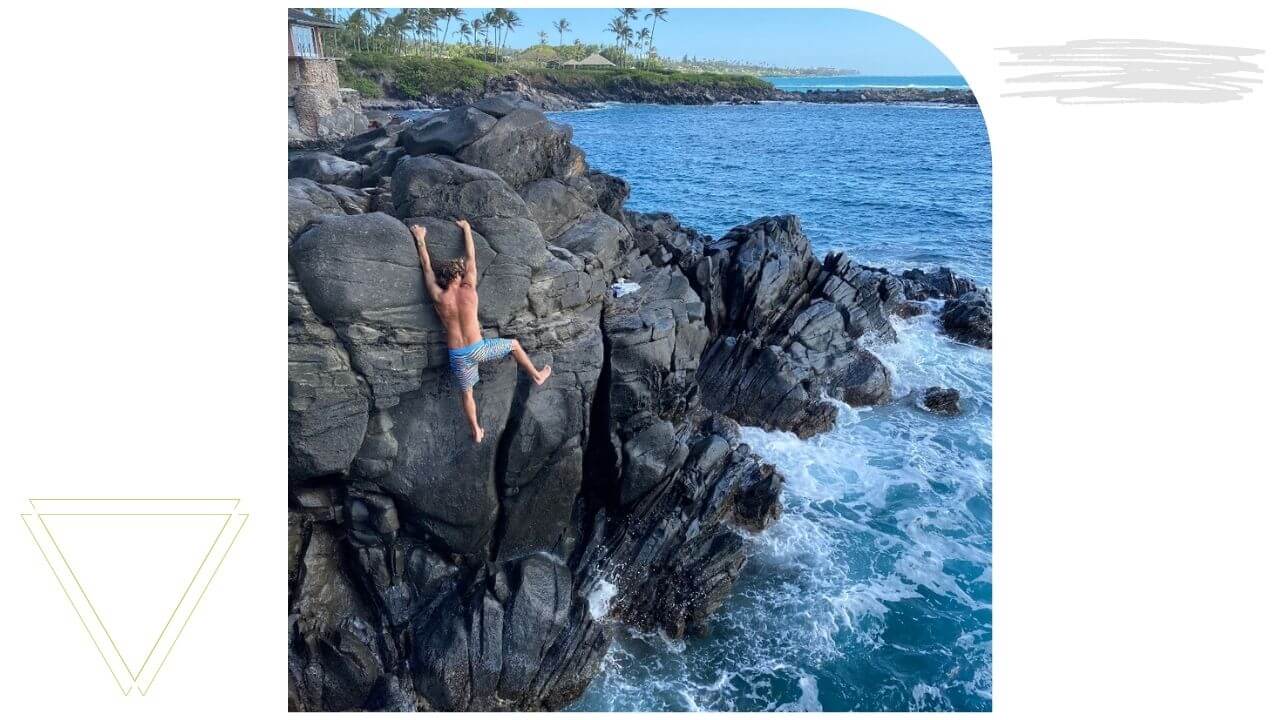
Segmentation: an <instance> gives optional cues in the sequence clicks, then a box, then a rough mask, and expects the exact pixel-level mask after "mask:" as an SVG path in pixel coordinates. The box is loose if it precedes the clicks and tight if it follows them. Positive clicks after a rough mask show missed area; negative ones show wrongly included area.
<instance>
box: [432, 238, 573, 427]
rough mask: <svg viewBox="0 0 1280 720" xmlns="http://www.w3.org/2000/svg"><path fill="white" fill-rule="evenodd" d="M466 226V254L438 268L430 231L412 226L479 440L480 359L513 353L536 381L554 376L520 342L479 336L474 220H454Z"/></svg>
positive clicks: (451, 363)
mask: <svg viewBox="0 0 1280 720" xmlns="http://www.w3.org/2000/svg"><path fill="white" fill-rule="evenodd" d="M454 222H456V223H457V225H458V227H460V228H462V237H463V240H464V241H465V242H466V247H467V256H466V257H465V258H454V259H452V260H445V261H443V262H442V263H440V267H437V268H435V269H434V270H433V269H432V267H431V256H430V255H428V254H427V230H426V228H424V227H422V226H421V225H412V226H410V227H409V231H410V232H412V233H413V239H414V242H416V243H417V245H418V259H419V260H421V261H422V275H423V278H424V279H425V280H426V282H427V295H429V296H430V297H431V302H432V304H434V305H435V307H436V314H438V315H439V316H440V322H441V323H443V324H444V331H445V339H446V342H447V343H448V344H449V370H450V372H451V373H452V375H453V381H454V384H456V385H457V386H458V389H459V390H461V391H462V411H463V412H464V413H466V416H467V421H468V422H470V423H471V436H472V437H474V438H475V440H476V442H480V441H481V440H484V428H482V427H480V422H479V420H477V419H476V400H475V398H474V397H473V396H472V393H471V388H472V386H474V385H475V384H476V383H478V382H480V363H485V362H491V361H494V360H501V359H503V358H505V357H506V356H507V355H515V356H516V362H517V363H519V364H520V367H522V368H524V371H525V372H527V373H529V377H531V378H533V382H535V383H536V384H538V385H541V384H542V383H543V382H545V381H546V379H547V377H548V376H549V375H551V366H550V365H546V366H544V367H543V368H542V369H541V370H537V369H535V368H534V367H533V363H532V362H530V361H529V356H528V355H526V354H525V352H524V348H522V347H520V341H519V340H507V339H503V338H497V339H486V338H484V337H482V336H481V335H480V317H479V315H478V311H479V306H480V297H479V296H478V295H477V294H476V244H475V241H474V240H472V238H471V224H470V223H468V222H467V221H466V220H455V221H454Z"/></svg>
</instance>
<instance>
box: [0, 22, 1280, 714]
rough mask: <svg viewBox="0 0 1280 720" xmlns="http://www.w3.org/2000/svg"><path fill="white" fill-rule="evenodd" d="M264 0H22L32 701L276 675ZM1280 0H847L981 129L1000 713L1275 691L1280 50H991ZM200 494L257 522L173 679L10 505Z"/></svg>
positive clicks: (277, 252)
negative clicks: (1060, 71)
mask: <svg viewBox="0 0 1280 720" xmlns="http://www.w3.org/2000/svg"><path fill="white" fill-rule="evenodd" d="M539 4H546V5H549V6H565V5H568V4H571V3H539ZM815 4H818V3H815ZM821 4H825V3H821ZM269 5H270V4H269V3H256V4H253V5H249V4H234V3H226V4H223V5H209V4H207V3H206V4H200V5H187V4H177V3H171V4H166V5H164V6H154V7H145V8H134V7H129V6H125V5H119V4H111V3H98V4H92V5H86V6H83V7H73V6H54V5H29V4H28V5H23V6H15V7H10V8H7V9H6V10H5V22H4V27H5V32H4V39H3V41H0V55H2V56H3V58H2V62H3V65H0V68H2V69H3V77H4V78H5V84H4V89H3V93H4V98H5V110H4V112H3V114H0V125H2V127H0V143H2V147H3V148H4V171H3V172H2V173H0V183H3V192H2V193H0V198H3V203H4V212H3V214H2V219H0V222H3V228H4V229H3V240H2V242H3V245H2V247H3V253H4V260H3V264H2V265H0V267H2V268H3V270H2V272H3V282H0V293H2V294H3V295H2V299H3V308H4V320H5V322H4V332H3V338H4V342H3V344H4V353H3V355H0V357H2V358H3V359H2V360H0V365H3V375H2V376H0V377H3V382H4V387H3V395H0V397H2V398H3V399H2V400H0V404H2V407H3V414H2V415H0V418H2V419H0V422H3V428H0V429H2V432H0V438H3V443H4V444H3V451H4V457H5V459H6V462H5V466H4V470H5V472H6V477H5V478H4V483H3V487H4V496H3V501H2V502H0V510H3V511H4V512H7V513H9V515H8V518H9V519H8V520H4V519H3V517H4V516H3V514H0V542H2V543H3V556H2V557H3V559H4V563H5V565H6V566H7V567H5V568H4V571H3V573H4V575H3V576H4V586H5V590H4V592H3V593H0V603H3V609H2V612H0V617H2V618H4V620H5V625H6V628H5V642H4V644H3V645H4V646H3V649H2V651H0V653H2V655H0V657H3V663H4V665H3V672H2V673H0V678H3V683H4V688H5V689H4V693H3V699H0V708H3V709H2V710H0V712H3V713H4V714H6V715H7V716H9V717H23V718H26V717H39V716H51V715H52V716H62V717H69V716H74V715H80V714H89V713H92V714H94V716H95V717H106V718H114V717H125V716H131V715H135V714H136V715H138V716H146V717H174V716H175V714H176V713H178V712H181V713H182V716H184V717H190V718H205V717H210V718H214V717H216V718H226V717H229V716H231V714H232V713H245V712H251V713H252V714H253V715H254V716H261V715H265V714H273V713H283V712H284V711H285V709H286V634H285V607H286V575H285V561H286V553H285V547H286V545H285V542H286V524H285V509H286V505H285V490H286V478H285V476H286V467H285V460H286V458H285V440H286V425H285V401H286V382H285V381H286V371H287V368H286V342H285V328H284V326H285V302H284V301H285V290H284V279H285V267H286V246H285V240H284V237H283V236H284V230H285V228H284V225H285V192H284V159H285V152H284V144H285V108H284V93H285V68H284V62H283V58H282V55H283V54H284V49H285V48H284V43H285V37H284V30H282V29H281V27H280V26H281V25H283V23H282V22H281V20H283V14H284V6H280V7H268V6H269ZM698 5H699V6H708V5H719V3H707V2H701V3H698ZM837 5H839V4H837ZM1271 5H1272V4H1270V3H1260V2H1226V1H1222V0H1219V1H1218V2H1213V3H1205V4H1201V5H1189V4H1188V5H1186V6H1183V5H1179V4H1177V3H1169V2H1160V3H1124V4H1121V3H1115V2H1108V3H1101V2H1081V1H1080V0H1073V1H1072V2H1054V3H1031V2H1026V1H1025V0H1021V1H1019V2H987V1H984V2H977V1H972V2H905V1H899V2H870V1H868V2H862V3H860V4H858V5H857V7H858V8H859V9H864V10H871V11H877V12H880V13H881V14H883V15H886V16H888V17H890V18H892V19H894V20H897V21H898V22H901V23H903V24H905V25H907V26H909V27H911V28H913V29H914V30H916V31H918V32H920V33H921V34H922V35H924V36H925V37H926V38H928V39H929V40H931V41H932V42H934V43H935V44H936V45H937V46H938V47H939V48H941V49H942V51H943V52H944V53H946V54H947V55H948V56H949V57H950V58H951V59H952V61H953V62H954V63H955V64H956V66H957V67H958V68H959V70H960V72H961V73H962V74H963V75H964V76H965V77H966V78H967V79H968V80H969V82H970V83H971V84H972V86H973V87H974V89H975V90H976V92H977V94H978V97H979V99H980V101H981V104H982V108H983V111H984V113H985V116H986V119H987V123H988V127H989V130H990V134H991V147H992V154H993V159H994V169H995V170H994V171H995V179H994V210H995V227H994V243H995V268H994V289H995V297H996V313H997V316H998V317H997V321H996V323H997V335H998V336H999V339H998V340H997V349H996V351H995V352H996V359H995V384H996V387H995V398H996V417H995V420H994V425H995V480H994V484H995V503H994V507H995V552H994V576H995V611H994V617H995V631H994V635H995V649H994V658H995V660H994V665H995V666H994V671H995V679H994V689H995V701H994V706H995V712H996V714H997V715H999V716H1007V717H1010V718H1022V717H1074V716H1082V715H1083V716H1089V717H1093V716H1096V715H1097V714H1099V713H1102V714H1104V715H1111V714H1116V715H1119V714H1121V713H1123V714H1126V715H1128V714H1135V715H1138V716H1143V717H1146V716H1157V717H1163V716H1169V715H1173V714H1179V713H1190V714H1195V715H1202V716H1203V715H1210V714H1212V715H1214V716H1217V717H1238V716H1244V715H1258V714H1263V711H1264V709H1266V708H1267V707H1268V706H1272V705H1274V700H1273V697H1272V691H1269V690H1268V688H1274V683H1275V678H1276V670H1277V664H1278V663H1277V661H1276V648H1277V647H1278V646H1280V637H1278V636H1277V635H1278V633H1277V617H1276V616H1277V607H1278V606H1280V602H1278V601H1277V598H1276V595H1275V593H1276V590H1277V582H1276V568H1277V564H1278V563H1277V558H1276V555H1277V553H1276V551H1277V546H1278V545H1280V543H1277V537H1276V535H1277V522H1276V508H1277V502H1276V501H1277V492H1276V484H1277V482H1278V481H1280V473H1277V471H1276V462H1275V460H1274V457H1273V453H1274V450H1275V446H1276V444H1277V442H1276V439H1275V434H1276V428H1277V422H1276V414H1277V408H1278V407H1280V404H1278V403H1277V392H1276V377H1275V369H1276V367H1277V362H1276V355H1275V346H1276V342H1275V339H1274V333H1275V329H1276V327H1277V321H1276V312H1275V307H1274V302H1273V299H1274V297H1275V296H1276V292H1275V283H1276V280H1277V278H1278V277H1280V275H1278V274H1277V269H1276V268H1277V266H1276V261H1277V257H1276V256H1277V252H1276V249H1275V243H1276V240H1277V237H1280V233H1277V221H1276V212H1277V199H1278V198H1277V182H1276V168H1277V160H1278V159H1280V158H1278V157H1277V152H1276V140H1275V137H1276V133H1277V128H1280V117H1278V114H1277V112H1276V92H1275V84H1276V78H1275V77H1274V76H1271V75H1268V76H1265V77H1266V82H1265V83H1264V84H1263V85H1262V86H1261V87H1260V88H1259V90H1258V91H1257V92H1255V93H1254V94H1253V95H1251V96H1248V97H1246V98H1245V99H1244V100H1243V101H1241V102H1233V103H1223V104H1211V105H1202V106H1194V105H1126V106H1105V107H1098V106H1091V107H1078V106H1063V105H1058V104H1056V103H1054V102H1053V101H1050V100H1027V99H1011V98H1001V97H1000V96H999V95H1000V93H1001V92H1005V91H1007V89H1008V88H1005V87H1002V85H1001V83H1002V80H1003V79H1004V78H1005V77H1007V76H1008V72H1007V69H1004V68H1000V67H999V66H998V64H997V62H998V60H1000V59H1001V56H1000V55H999V54H998V53H996V52H995V50H994V48H996V47H1001V46H1007V45H1022V44H1054V43H1060V42H1063V41H1067V40H1072V39H1083V38H1092V37H1119V38H1129V37H1136V38H1151V39H1161V40H1173V41H1181V42H1191V43H1206V44H1209V43H1214V44H1224V45H1239V46H1244V47H1255V48H1263V49H1266V50H1267V51H1268V55H1266V56H1263V57H1262V59H1261V63H1262V64H1263V65H1264V66H1269V65H1271V64H1272V58H1274V57H1275V54H1276V52H1277V51H1280V47H1277V43H1276V37H1277V34H1276V30H1277V28H1278V27H1280V23H1277V21H1276V18H1275V17H1274V15H1273V14H1272V11H1271V10H1269V6H1271ZM743 55H744V57H745V56H749V55H750V53H749V52H748V51H747V49H744V53H743ZM747 219H748V218H744V220H747ZM210 493H213V495H212V496H215V497H228V496H231V497H239V498H242V499H243V502H242V504H241V506H240V509H241V510H242V511H246V512H249V513H250V514H251V517H250V519H249V521H248V524H247V525H246V526H245V528H244V532H243V533H242V535H241V537H240V539H239V541H238V542H237V544H236V546H235V547H233V548H232V550H231V553H230V554H229V556H228V558H227V561H226V563H225V565H224V567H223V568H222V570H221V571H220V573H219V575H218V577H217V578H215V580H214V582H213V585H212V586H211V588H210V590H209V593H208V595H207V596H206V598H205V600H204V604H203V605H201V607H200V608H199V609H198V611H197V612H196V614H195V616H194V618H193V619H192V621H191V623H190V625H189V626H188V628H187V630H186V632H185V634H184V635H183V637H182V638H181V640H180V642H179V643H178V645H177V647H176V648H175V650H174V652H173V655H172V656H171V658H170V659H169V661H168V663H167V664H166V666H165V667H164V670H163V672H162V673H161V675H160V677H159V678H158V680H157V682H156V684H155V687H154V688H153V689H152V692H151V693H150V695H148V696H147V697H145V698H139V697H136V696H131V697H127V698H124V697H121V696H120V693H119V691H118V690H117V689H116V688H115V687H114V684H113V682H112V680H111V678H110V676H109V674H108V673H107V672H106V670H105V668H104V667H103V665H102V660H101V658H99V657H98V656H97V653H96V651H95V650H94V649H93V647H92V645H91V644H90V642H89V639H88V636H87V635H86V633H85V631H84V629H83V628H81V627H80V626H79V623H78V621H77V620H76V618H75V616H74V614H73V612H72V610H71V608H70V606H69V604H68V603H67V601H66V599H65V598H64V597H63V596H62V594H61V591H60V590H59V589H58V587H57V585H56V583H55V581H54V579H53V576H52V574H51V573H50V572H49V570H48V568H47V567H46V566H45V565H44V561H43V560H42V559H41V558H40V556H39V554H38V552H37V551H36V548H35V546H34V544H33V543H32V542H31V540H30V537H29V536H28V535H27V534H26V533H27V531H26V529H25V528H24V527H23V524H22V523H21V521H20V520H19V518H18V514H19V513H21V512H27V511H29V510H28V509H27V507H26V505H25V498H27V497H30V496H44V497H85V496H89V497H92V496H99V495H107V496H125V495H133V496H157V497H184V496H194V497H208V496H210V495H209V494H210ZM1270 710H1271V711H1274V708H1273V707H1272V708H1271V709H1270ZM1272 716H1273V717H1274V715H1272Z"/></svg>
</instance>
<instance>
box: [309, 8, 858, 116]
mask: <svg viewBox="0 0 1280 720" xmlns="http://www.w3.org/2000/svg"><path fill="white" fill-rule="evenodd" d="M309 12H311V13H312V14H313V15H317V16H321V17H324V18H327V19H329V20H332V21H333V22H335V23H337V24H338V25H339V27H338V28H336V29H333V30H327V31H325V47H326V48H327V49H328V50H329V51H330V52H332V53H334V54H336V55H338V56H339V57H341V58H343V59H344V62H340V63H339V64H338V67H339V74H340V75H341V79H342V82H343V85H344V86H345V87H350V88H354V89H355V90H356V91H358V92H359V93H360V95H361V96H363V97H379V96H381V95H383V94H384V93H390V94H393V95H402V96H404V97H408V98H412V99H422V98H423V97H424V96H427V95H435V96H439V95H445V94H449V93H452V92H456V91H463V92H478V91H480V90H482V89H483V88H484V85H485V82H486V81H487V80H488V79H489V78H490V77H493V76H495V75H501V74H504V73H508V72H512V71H515V72H519V73H521V74H523V75H525V76H526V77H528V78H529V79H530V81H531V82H533V83H534V84H535V85H537V84H539V82H538V81H539V80H541V81H543V83H542V84H550V85H557V86H559V87H560V88H561V89H563V90H565V91H567V92H569V93H571V94H572V93H575V92H577V93H582V94H590V93H592V92H595V93H599V94H609V93H612V92H625V91H641V92H644V91H648V90H652V91H655V92H660V91H662V90H666V89H670V88H671V87H673V86H686V87H689V88H692V89H705V90H707V91H708V92H712V93H715V94H718V95H721V94H738V95H744V96H753V95H754V96H756V97H758V96H759V95H758V93H760V92H761V91H767V90H771V89H772V86H771V85H769V84H768V83H766V82H764V81H762V80H760V79H759V78H758V77H757V76H759V75H772V74H777V75H790V74H798V75H800V74H813V72H810V71H806V70H804V69H798V68H780V67H774V66H768V65H758V64H752V63H747V62H740V61H726V60H708V59H702V60H699V59H698V58H696V57H695V58H692V59H690V58H689V57H688V56H685V57H683V58H681V59H678V60H677V59H670V58H664V57H662V56H661V55H660V54H659V53H658V49H657V47H656V46H655V44H654V36H655V34H656V33H657V32H658V29H659V25H660V24H662V23H666V22H668V21H669V16H670V11H668V10H667V9H665V8H651V9H650V10H648V11H643V10H638V9H635V8H622V9H620V10H619V11H618V15H617V16H616V17H614V18H613V19H612V21H611V22H610V23H609V25H608V26H607V27H604V28H599V29H597V32H602V33H604V34H605V37H606V38H607V39H608V40H610V42H606V43H593V42H585V41H584V40H583V39H582V38H574V39H572V40H571V41H570V42H568V43H566V42H565V41H566V36H571V35H573V34H575V29H574V27H573V26H572V25H571V24H570V23H569V21H568V20H567V19H565V18H561V19H559V20H556V21H555V22H553V23H551V24H550V25H549V27H548V28H546V30H550V31H551V32H550V33H548V32H546V30H544V31H542V32H539V33H538V36H539V40H540V42H539V43H538V44H536V45H533V46H530V47H528V48H525V49H524V50H518V49H515V48H510V47H509V46H508V44H509V37H510V34H511V31H512V30H514V29H515V28H517V27H521V26H522V24H523V21H522V20H521V18H520V16H519V15H517V14H516V13H515V12H514V11H512V10H508V9H506V8H494V9H493V10H489V11H486V12H480V11H466V12H464V11H463V10H461V9H457V8H404V9H401V10H399V11H398V12H394V13H393V12H390V11H388V10H384V9H381V8H337V9H333V8H319V9H312V10H310V11H309ZM577 32H580V33H582V34H586V33H587V32H588V31H587V30H586V29H581V28H580V29H578V30H577ZM553 41H558V44H557V45H552V44H551V42H553ZM592 53H600V54H601V55H603V56H604V57H606V58H608V59H609V60H610V61H611V62H613V63H614V64H615V65H616V66H617V67H614V68H591V69H581V70H578V69H570V68H562V67H559V65H560V64H561V63H564V62H566V61H569V60H582V59H584V58H586V57H588V56H589V55H591V54H592ZM813 70H814V71H817V70H827V71H831V72H833V73H838V72H841V71H836V70H835V69H833V68H821V69H819V68H815V69H813ZM845 72H847V71H845Z"/></svg>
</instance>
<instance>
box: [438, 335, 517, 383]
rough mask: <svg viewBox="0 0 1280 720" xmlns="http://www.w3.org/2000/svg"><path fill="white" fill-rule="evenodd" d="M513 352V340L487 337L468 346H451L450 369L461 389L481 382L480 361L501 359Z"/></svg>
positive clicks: (454, 380)
mask: <svg viewBox="0 0 1280 720" xmlns="http://www.w3.org/2000/svg"><path fill="white" fill-rule="evenodd" d="M510 354H511V341H510V340H507V339H505V338H493V339H489V338H485V339H483V340H477V341H475V342H473V343H471V344H470V345H468V346H466V347H460V348H449V371H450V372H451V373H452V374H453V382H454V383H455V384H456V385H457V386H458V388H459V389H460V390H470V389H471V386H472V385H475V384H476V383H478V382H480V363H486V362H492V361H494V360H501V359H503V358H505V357H506V356H508V355H510Z"/></svg>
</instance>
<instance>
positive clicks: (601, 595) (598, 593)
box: [587, 580, 618, 620]
mask: <svg viewBox="0 0 1280 720" xmlns="http://www.w3.org/2000/svg"><path fill="white" fill-rule="evenodd" d="M617 594H618V586H616V585H614V584H613V583H611V582H609V581H608V580H601V581H600V582H598V583H596V586H595V587H594V588H592V589H591V592H590V594H588V595H587V610H589V611H590V612H591V617H593V618H595V619H596V620H600V619H603V618H604V617H605V616H607V615H608V614H609V607H610V605H611V604H612V603H613V596H614V595H617Z"/></svg>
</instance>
